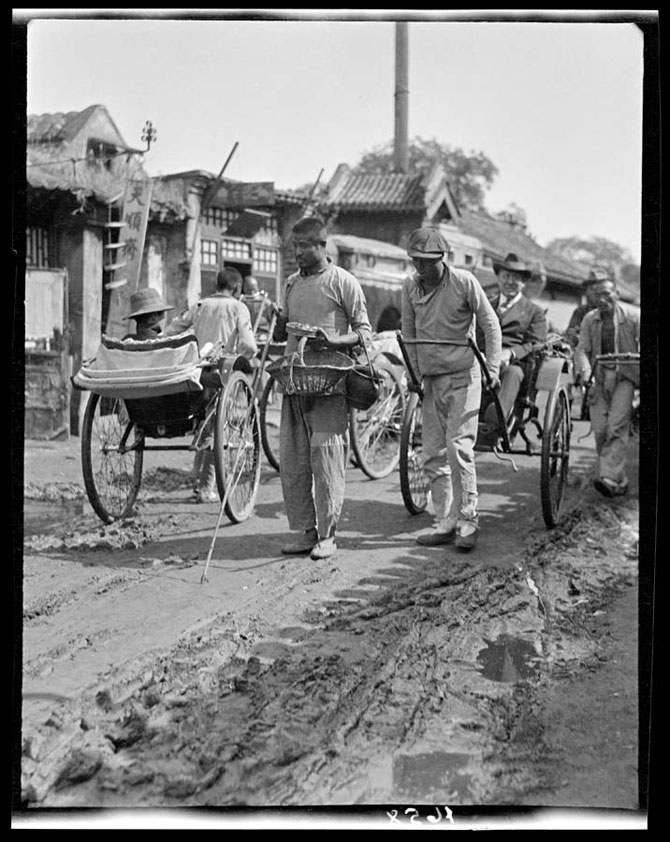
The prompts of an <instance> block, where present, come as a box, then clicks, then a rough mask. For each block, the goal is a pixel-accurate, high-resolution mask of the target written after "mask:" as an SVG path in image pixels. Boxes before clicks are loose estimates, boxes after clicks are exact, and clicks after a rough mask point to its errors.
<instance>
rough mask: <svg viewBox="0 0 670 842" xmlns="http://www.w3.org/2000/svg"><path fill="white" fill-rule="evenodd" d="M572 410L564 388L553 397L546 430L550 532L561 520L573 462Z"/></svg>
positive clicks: (545, 503)
mask: <svg viewBox="0 0 670 842" xmlns="http://www.w3.org/2000/svg"><path fill="white" fill-rule="evenodd" d="M570 426H571V424H570V409H569V406H568V399H567V396H566V394H565V391H564V390H563V389H560V390H559V391H557V392H554V394H553V395H552V396H551V397H550V398H549V401H548V403H547V408H546V410H545V416H544V429H543V431H542V457H541V458H542V463H541V466H540V497H541V500H542V516H543V517H544V522H545V524H546V526H547V529H553V528H554V527H555V526H556V525H557V524H558V521H559V516H560V509H561V501H562V500H563V491H564V489H565V483H566V480H567V477H568V462H569V459H570Z"/></svg>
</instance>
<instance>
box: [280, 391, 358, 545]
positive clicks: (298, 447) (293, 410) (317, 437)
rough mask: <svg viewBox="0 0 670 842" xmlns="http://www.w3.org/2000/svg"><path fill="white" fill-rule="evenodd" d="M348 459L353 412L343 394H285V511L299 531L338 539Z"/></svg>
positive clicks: (282, 463) (282, 431) (282, 447)
mask: <svg viewBox="0 0 670 842" xmlns="http://www.w3.org/2000/svg"><path fill="white" fill-rule="evenodd" d="M348 456H349V411H348V408H347V402H346V399H345V396H344V395H329V396H328V397H301V396H299V395H290V396H289V395H284V399H283V401H282V410H281V426H280V430H279V463H280V477H281V484H282V491H283V494H284V507H285V509H286V516H287V518H288V524H289V527H290V528H291V529H294V530H308V529H313V528H314V527H316V528H317V531H318V533H319V538H331V537H332V536H333V535H334V534H335V530H336V528H337V524H338V521H339V519H340V514H341V512H342V505H343V503H344V483H345V473H346V469H347V459H348Z"/></svg>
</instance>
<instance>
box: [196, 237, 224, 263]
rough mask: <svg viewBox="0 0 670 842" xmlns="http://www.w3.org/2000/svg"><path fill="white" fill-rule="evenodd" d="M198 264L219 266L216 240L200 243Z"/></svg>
mask: <svg viewBox="0 0 670 842" xmlns="http://www.w3.org/2000/svg"><path fill="white" fill-rule="evenodd" d="M200 262H201V263H202V265H203V266H218V265H219V244H218V243H217V241H216V240H201V241H200Z"/></svg>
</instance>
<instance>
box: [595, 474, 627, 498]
mask: <svg viewBox="0 0 670 842" xmlns="http://www.w3.org/2000/svg"><path fill="white" fill-rule="evenodd" d="M593 485H594V487H595V489H596V491H599V492H600V493H601V494H602V495H603V497H621V496H622V495H623V494H626V493H627V491H628V485H627V484H624V485H620V484H619V483H617V482H614V480H611V479H607V478H606V477H598V479H594V480H593Z"/></svg>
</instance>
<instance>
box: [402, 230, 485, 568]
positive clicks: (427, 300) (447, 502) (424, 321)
mask: <svg viewBox="0 0 670 842" xmlns="http://www.w3.org/2000/svg"><path fill="white" fill-rule="evenodd" d="M448 251H449V245H448V243H447V241H446V240H445V239H444V237H443V236H442V235H441V234H440V233H439V232H438V231H436V230H434V229H432V228H418V229H416V230H415V231H412V233H411V234H410V235H409V241H408V248H407V252H408V254H409V256H410V257H411V259H412V262H413V264H414V267H415V268H416V274H415V275H414V276H413V277H410V278H408V279H407V280H406V281H405V285H404V288H403V296H402V331H403V338H404V339H405V340H407V343H408V347H407V350H408V355H409V359H410V362H411V363H412V366H413V367H414V369H415V371H416V372H417V374H418V376H419V377H420V378H421V381H422V386H423V450H424V469H425V471H426V474H427V475H428V478H429V480H430V490H431V496H432V501H433V508H434V510H435V521H436V522H435V528H434V531H433V532H432V533H429V534H427V535H420V536H419V537H418V538H417V543H419V544H422V545H423V546H438V545H440V544H448V543H451V542H454V544H455V546H456V547H458V548H459V549H461V550H464V551H466V552H467V551H469V550H471V549H472V548H473V547H474V546H475V544H476V541H477V532H478V528H479V521H478V514H477V499H478V494H477V476H476V471H475V455H474V446H475V441H476V438H477V421H478V414H479V407H480V401H481V371H480V368H479V363H478V362H477V359H476V358H475V356H474V353H473V351H472V349H471V348H470V346H469V342H468V340H469V339H470V338H473V337H474V330H475V317H476V322H477V324H479V325H480V326H481V327H482V329H483V331H484V336H485V341H486V349H487V367H488V369H489V371H490V373H491V377H492V379H493V383H494V386H495V385H497V381H498V370H499V367H500V353H501V332H500V324H499V322H498V317H497V316H496V314H495V311H494V310H493V308H492V306H491V304H490V302H489V300H488V298H487V297H486V295H485V294H484V291H483V289H482V287H481V285H480V283H479V281H478V280H477V279H476V278H475V276H474V275H473V274H472V273H471V272H469V271H468V270H466V269H455V268H453V267H450V266H448V265H447V264H446V263H445V255H446V254H447V253H448ZM413 340H439V341H440V342H448V343H449V344H434V345H430V344H425V345H424V344H412V342H413Z"/></svg>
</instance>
